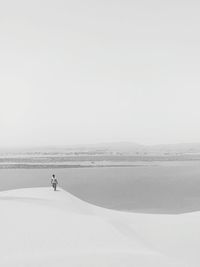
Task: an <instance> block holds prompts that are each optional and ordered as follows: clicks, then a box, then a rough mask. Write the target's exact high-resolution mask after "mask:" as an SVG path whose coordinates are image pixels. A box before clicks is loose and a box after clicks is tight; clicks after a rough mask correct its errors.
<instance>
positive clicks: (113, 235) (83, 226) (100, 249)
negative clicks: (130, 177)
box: [0, 188, 200, 267]
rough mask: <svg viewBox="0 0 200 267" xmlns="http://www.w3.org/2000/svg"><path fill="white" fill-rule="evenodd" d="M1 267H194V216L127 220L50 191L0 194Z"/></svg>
mask: <svg viewBox="0 0 200 267" xmlns="http://www.w3.org/2000/svg"><path fill="white" fill-rule="evenodd" d="M0 211H1V220H0V251H1V259H0V264H1V266H5V267H6V266H9V267H10V266H13V267H14V266H15V267H25V266H26V267H33V266H34V267H35V266H37V267H44V266H46V267H52V266H56V267H64V266H69V267H119V266H120V267H126V266H127V267H129V266H130V267H133V266H135V267H147V266H148V267H150V266H153V267H156V266H158V267H162V266H163V267H165V266H167V267H168V266H174V267H175V266H190V267H193V266H200V255H198V254H199V251H200V249H199V248H200V238H199V237H200V230H199V229H200V227H199V225H200V213H198V212H196V213H189V214H185V215H150V214H146V215H145V214H131V213H126V212H119V211H112V210H107V209H103V208H99V207H97V206H93V205H91V204H88V203H86V202H84V201H81V200H79V199H78V198H76V197H74V196H73V195H71V194H69V193H67V192H65V191H64V190H62V189H60V188H59V189H58V191H57V192H54V191H53V190H52V188H28V189H18V190H10V191H5V192H1V193H0Z"/></svg>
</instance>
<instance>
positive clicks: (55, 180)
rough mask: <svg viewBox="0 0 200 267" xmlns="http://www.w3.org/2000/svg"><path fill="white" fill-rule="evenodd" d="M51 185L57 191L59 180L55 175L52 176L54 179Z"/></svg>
mask: <svg viewBox="0 0 200 267" xmlns="http://www.w3.org/2000/svg"><path fill="white" fill-rule="evenodd" d="M51 184H52V186H53V188H54V191H56V187H57V184H58V181H57V179H56V176H55V174H53V175H52V178H51Z"/></svg>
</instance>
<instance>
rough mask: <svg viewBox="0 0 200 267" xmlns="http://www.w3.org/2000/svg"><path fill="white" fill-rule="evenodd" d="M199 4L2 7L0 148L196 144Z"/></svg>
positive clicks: (104, 0)
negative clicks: (119, 144)
mask: <svg viewBox="0 0 200 267" xmlns="http://www.w3.org/2000/svg"><path fill="white" fill-rule="evenodd" d="M199 14H200V3H199V1H197V0H190V1H189V0H187V1H184V0H182V1H181V0H173V1H172V0H169V1H166V0H165V1H162V0H153V1H151V0H137V1H134V0H113V1H111V0H101V1H100V0H98V1H97V0H85V1H81V0H73V1H72V0H71V1H68V0H34V1H28V0H18V1H16V0H7V1H3V0H2V1H1V0H0V126H1V128H0V146H29V145H30V146H43V145H44V146H46V145H71V144H86V143H99V142H112V141H113V142H117V141H120V142H121V141H129V142H137V143H141V144H160V143H176V142H178V143H180V142H200V122H199V119H200V33H199V32H200V16H199Z"/></svg>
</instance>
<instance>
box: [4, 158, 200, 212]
mask: <svg viewBox="0 0 200 267" xmlns="http://www.w3.org/2000/svg"><path fill="white" fill-rule="evenodd" d="M52 173H55V174H56V176H57V177H58V180H59V186H60V187H62V188H63V189H65V190H66V191H68V192H70V193H72V194H74V195H76V196H78V197H79V198H81V199H83V200H85V201H87V202H90V203H92V204H95V205H98V206H102V207H106V208H112V209H117V210H126V211H134V212H148V213H182V212H191V211H198V210H200V162H182V163H173V164H172V163H166V164H163V163H162V164H160V165H153V166H139V167H110V168H107V167H105V168H99V167H97V168H70V169H56V170H53V169H1V170H0V190H9V189H16V188H22V187H24V188H26V187H43V186H44V187H46V186H50V179H51V175H52ZM57 193H59V192H57Z"/></svg>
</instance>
